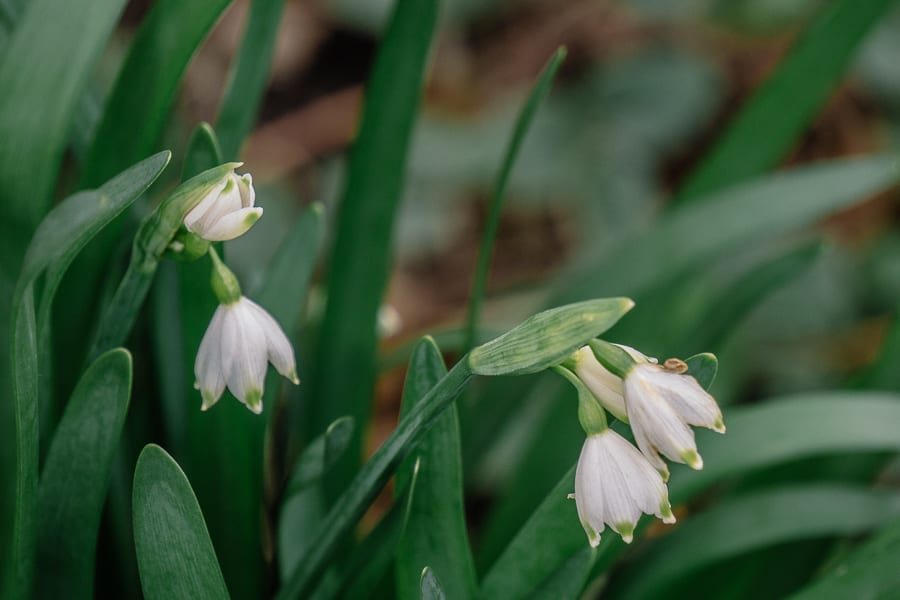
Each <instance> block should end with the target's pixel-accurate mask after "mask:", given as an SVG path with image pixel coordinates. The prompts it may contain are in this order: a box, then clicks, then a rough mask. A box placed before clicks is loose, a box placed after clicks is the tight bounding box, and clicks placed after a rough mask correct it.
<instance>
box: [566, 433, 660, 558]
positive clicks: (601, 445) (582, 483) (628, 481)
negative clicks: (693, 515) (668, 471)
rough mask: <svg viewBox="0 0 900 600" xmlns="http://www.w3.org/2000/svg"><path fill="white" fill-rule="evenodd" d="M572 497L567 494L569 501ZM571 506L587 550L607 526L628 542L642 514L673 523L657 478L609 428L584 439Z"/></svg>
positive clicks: (595, 542) (627, 444) (640, 455)
mask: <svg viewBox="0 0 900 600" xmlns="http://www.w3.org/2000/svg"><path fill="white" fill-rule="evenodd" d="M569 497H570V498H571V497H572V496H571V495H570V496H569ZM574 498H575V506H576V508H577V509H578V518H579V519H580V520H581V525H582V527H584V531H585V533H587V536H588V541H589V542H590V544H591V546H597V544H599V543H600V534H601V533H602V532H603V530H604V528H605V526H606V525H609V526H610V527H611V528H612V529H613V531H615V532H616V533H618V534H619V535H621V536H622V540H624V541H625V542H626V543H631V540H632V536H633V535H634V528H635V527H636V526H637V522H638V519H639V518H640V517H641V514H642V513H647V514H652V515H656V516H657V517H659V518H660V519H662V520H663V523H674V522H675V516H674V515H673V514H672V508H671V506H670V505H669V493H668V490H667V489H666V484H665V483H664V482H663V480H662V477H661V476H660V474H659V473H658V472H657V471H656V470H655V469H654V468H653V466H652V465H651V464H650V463H649V462H647V459H646V458H644V455H642V454H641V453H640V452H638V450H637V448H635V447H634V446H632V445H631V444H630V443H629V442H628V440H626V439H625V438H623V437H622V436H620V435H619V434H618V433H616V432H615V431H613V430H612V429H604V430H602V431H600V432H599V433H594V434H591V435H588V437H587V439H586V440H585V441H584V446H583V447H582V449H581V456H580V458H579V459H578V466H577V467H576V468H575V494H574Z"/></svg>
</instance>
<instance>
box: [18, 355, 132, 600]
mask: <svg viewBox="0 0 900 600" xmlns="http://www.w3.org/2000/svg"><path fill="white" fill-rule="evenodd" d="M130 395H131V355H130V354H128V352H127V351H126V350H123V349H117V350H110V351H109V352H107V353H106V354H103V355H102V356H100V358H98V359H97V360H96V361H94V363H93V364H92V365H91V366H90V367H89V368H88V370H87V371H85V373H84V375H82V377H81V380H80V381H79V382H78V385H77V386H76V388H75V391H74V392H73V393H72V398H71V399H70V400H69V403H68V404H67V405H66V410H65V412H64V413H63V416H62V419H61V420H60V422H59V426H58V427H57V429H56V433H55V434H54V436H53V441H52V442H51V444H50V449H49V451H48V452H47V458H46V460H45V463H44V468H43V471H42V473H41V481H40V488H39V491H38V512H39V514H40V519H39V521H38V537H37V565H36V566H37V570H38V572H39V573H40V577H39V578H38V579H37V581H36V583H35V587H36V591H37V595H38V597H41V598H62V597H73V598H90V597H92V596H93V595H94V556H95V549H96V545H97V533H98V529H99V527H100V515H101V513H102V510H103V501H104V499H105V497H106V488H107V485H108V483H109V477H110V468H111V466H112V459H113V453H114V452H115V450H116V448H117V447H118V444H119V438H120V436H121V433H122V426H123V425H124V424H125V415H126V413H127V412H128V401H129V398H130Z"/></svg>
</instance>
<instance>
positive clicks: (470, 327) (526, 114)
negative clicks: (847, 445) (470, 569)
mask: <svg viewBox="0 0 900 600" xmlns="http://www.w3.org/2000/svg"><path fill="white" fill-rule="evenodd" d="M565 57H566V49H565V48H559V49H558V50H557V51H556V52H555V53H554V54H553V56H552V57H551V58H550V60H549V62H548V63H547V65H546V66H544V68H543V70H542V71H541V74H540V75H539V76H538V79H537V81H536V82H535V84H534V87H533V88H532V90H531V93H530V94H529V95H528V98H527V99H526V100H525V104H524V105H523V106H522V111H521V112H520V113H519V116H518V118H517V119H516V124H515V127H514V128H513V134H512V137H511V138H510V140H509V144H508V145H507V147H506V152H505V154H504V155H503V164H502V165H501V167H500V172H499V173H498V174H497V182H496V184H495V186H494V194H493V196H492V197H491V202H490V204H489V205H488V214H487V221H486V222H485V226H484V232H482V234H481V245H480V247H479V249H478V261H477V263H476V265H475V275H474V276H473V279H472V291H471V293H470V294H469V315H468V320H467V328H466V338H467V342H466V348H465V349H466V350H471V349H472V347H473V346H474V345H475V344H477V343H478V339H479V336H478V322H479V320H480V319H481V305H482V303H483V302H484V295H485V290H486V288H487V276H488V270H489V269H490V266H491V256H492V255H493V251H494V240H495V238H496V237H497V227H498V226H499V224H500V213H501V211H502V209H503V200H504V198H505V196H506V184H507V182H508V181H509V176H510V174H511V173H512V170H513V166H514V165H515V163H516V157H517V156H518V155H519V148H520V147H521V146H522V142H523V141H524V140H525V135H526V134H527V133H528V129H529V128H530V127H531V123H532V121H533V120H534V115H535V113H537V109H538V107H539V106H540V105H541V103H542V102H543V101H544V99H545V98H546V97H547V94H549V93H550V86H551V85H552V84H553V79H554V78H555V77H556V72H557V71H558V70H559V66H560V65H561V64H562V61H563V60H564V59H565ZM438 570H440V569H438ZM450 595H451V597H455V596H453V594H450Z"/></svg>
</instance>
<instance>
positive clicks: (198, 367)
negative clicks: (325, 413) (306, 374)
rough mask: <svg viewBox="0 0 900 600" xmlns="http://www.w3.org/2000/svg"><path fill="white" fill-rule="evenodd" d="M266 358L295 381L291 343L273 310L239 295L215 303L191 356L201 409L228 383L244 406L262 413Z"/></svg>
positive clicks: (214, 400) (213, 401)
mask: <svg viewBox="0 0 900 600" xmlns="http://www.w3.org/2000/svg"><path fill="white" fill-rule="evenodd" d="M268 362H271V363H272V365H273V366H274V367H275V369H276V370H277V371H278V372H279V373H280V374H282V375H284V376H285V377H287V378H288V379H289V380H291V381H292V382H293V383H294V384H297V383H299V382H300V381H299V379H297V372H296V365H295V363H294V349H293V348H292V347H291V343H290V342H289V341H288V338H287V336H286V335H285V334H284V332H283V331H282V330H281V327H280V326H279V325H278V323H277V322H276V321H275V319H274V318H272V315H270V314H269V313H267V312H266V311H265V310H264V309H263V308H262V307H261V306H259V305H258V304H256V303H255V302H253V301H252V300H250V299H248V298H246V297H244V296H240V298H239V299H238V300H236V301H234V302H229V303H223V304H220V305H219V308H217V309H216V312H215V314H214V315H213V318H212V321H210V323H209V327H208V328H207V330H206V333H205V334H204V335H203V340H202V341H201V342H200V349H199V351H198V352H197V360H196V361H195V362H194V376H195V377H196V383H195V384H194V387H196V388H197V389H199V390H200V395H201V396H202V397H203V405H202V406H201V409H202V410H206V409H208V408H209V407H210V406H212V405H213V404H215V403H216V402H217V401H218V400H219V398H220V397H221V396H222V392H224V391H225V387H226V386H227V387H228V389H229V390H230V391H231V393H232V394H234V396H235V397H236V398H237V399H238V400H240V401H241V402H242V403H244V404H245V405H246V406H247V408H249V409H250V410H251V411H253V412H254V413H256V414H259V413H261V412H262V395H263V386H264V384H265V379H266V365H267V363H268Z"/></svg>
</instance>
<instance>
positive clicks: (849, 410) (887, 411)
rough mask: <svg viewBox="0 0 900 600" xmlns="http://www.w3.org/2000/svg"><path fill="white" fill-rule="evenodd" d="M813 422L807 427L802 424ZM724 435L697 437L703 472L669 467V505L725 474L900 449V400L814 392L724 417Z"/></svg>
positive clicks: (701, 434)
mask: <svg viewBox="0 0 900 600" xmlns="http://www.w3.org/2000/svg"><path fill="white" fill-rule="evenodd" d="M812 422H814V423H815V427H805V426H803V424H804V423H812ZM725 425H726V426H727V427H728V433H727V434H725V435H719V434H716V433H713V432H711V431H707V430H698V431H697V433H696V438H697V447H698V448H699V449H700V452H701V454H702V455H703V457H704V467H703V470H702V471H691V470H689V469H687V468H685V467H682V466H680V465H673V466H674V469H673V471H672V478H671V480H670V481H669V496H670V498H672V502H673V504H675V503H678V502H683V501H684V500H686V499H687V498H689V497H691V496H692V495H693V494H695V493H697V492H699V491H700V490H702V489H705V488H707V487H709V486H710V485H713V484H715V483H717V482H720V481H722V480H723V478H725V477H728V476H729V475H734V474H738V473H743V472H747V471H749V470H751V469H755V468H760V467H764V466H768V465H773V464H779V463H783V462H787V461H789V460H795V459H799V458H805V457H809V456H815V455H821V454H828V453H848V452H874V451H879V450H898V449H900V438H898V436H897V431H898V429H900V396H898V395H895V394H888V393H877V392H828V391H823V392H815V393H808V394H797V395H794V396H788V397H785V398H775V399H772V400H769V401H767V402H765V403H764V404H762V405H758V406H753V407H750V408H744V409H733V410H731V411H726V413H725Z"/></svg>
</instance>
